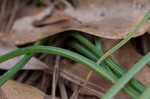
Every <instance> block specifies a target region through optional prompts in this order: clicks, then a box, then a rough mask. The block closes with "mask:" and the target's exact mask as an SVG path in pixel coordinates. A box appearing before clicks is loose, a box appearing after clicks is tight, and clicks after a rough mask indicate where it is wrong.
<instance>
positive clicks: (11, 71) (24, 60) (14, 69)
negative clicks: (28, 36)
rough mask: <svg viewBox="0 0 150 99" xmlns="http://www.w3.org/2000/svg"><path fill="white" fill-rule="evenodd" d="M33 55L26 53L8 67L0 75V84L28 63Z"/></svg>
mask: <svg viewBox="0 0 150 99" xmlns="http://www.w3.org/2000/svg"><path fill="white" fill-rule="evenodd" d="M42 43H43V41H38V42H36V43H35V44H34V45H33V46H37V45H40V44H42ZM33 56H34V54H26V55H24V57H23V58H22V59H21V60H20V61H19V62H18V63H17V64H16V65H15V66H13V67H12V68H11V69H9V70H8V71H7V72H6V73H4V74H3V75H2V76H0V85H3V84H4V83H5V82H6V81H7V80H9V79H10V78H11V77H13V76H14V75H15V74H16V73H17V72H18V71H19V70H20V69H21V68H23V67H24V66H25V64H27V63H28V61H29V60H30V59H31V58H32V57H33Z"/></svg>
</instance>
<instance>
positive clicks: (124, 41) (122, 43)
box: [98, 10, 150, 63]
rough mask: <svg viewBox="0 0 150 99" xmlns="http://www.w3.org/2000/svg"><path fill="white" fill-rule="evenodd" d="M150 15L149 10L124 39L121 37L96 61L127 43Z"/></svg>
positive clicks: (99, 61) (101, 59)
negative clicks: (120, 39)
mask: <svg viewBox="0 0 150 99" xmlns="http://www.w3.org/2000/svg"><path fill="white" fill-rule="evenodd" d="M149 16H150V10H149V11H148V12H147V13H146V14H145V16H144V18H143V19H142V20H141V21H140V23H139V24H138V25H137V26H136V27H135V28H134V29H133V31H132V32H130V33H129V35H128V36H127V37H125V39H123V40H122V41H121V42H119V43H118V44H117V45H116V46H114V47H113V48H111V49H110V50H109V51H107V52H106V53H105V54H104V55H103V56H102V57H101V58H100V59H99V60H98V63H101V62H102V61H103V60H104V59H106V58H107V57H108V56H109V55H111V54H112V53H113V52H115V51H116V50H118V49H119V48H120V47H122V46H123V45H124V44H125V43H127V42H128V41H129V40H130V39H131V38H132V37H133V36H134V34H135V33H136V32H138V31H139V30H140V28H141V27H142V25H143V24H144V23H145V22H146V21H147V19H148V18H149Z"/></svg>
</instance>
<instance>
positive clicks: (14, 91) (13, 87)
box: [0, 80, 45, 99]
mask: <svg viewBox="0 0 150 99" xmlns="http://www.w3.org/2000/svg"><path fill="white" fill-rule="evenodd" d="M1 89H2V90H3V92H4V93H5V95H6V97H7V99H44V96H45V93H44V92H42V91H40V90H39V89H37V88H34V87H32V86H29V85H25V84H22V83H18V82H15V81H13V80H8V81H7V82H6V83H5V84H4V85H3V86H2V88H1ZM0 98H1V99H2V97H1V96H0Z"/></svg>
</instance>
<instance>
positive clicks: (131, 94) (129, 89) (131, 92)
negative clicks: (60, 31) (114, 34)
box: [70, 42, 139, 98]
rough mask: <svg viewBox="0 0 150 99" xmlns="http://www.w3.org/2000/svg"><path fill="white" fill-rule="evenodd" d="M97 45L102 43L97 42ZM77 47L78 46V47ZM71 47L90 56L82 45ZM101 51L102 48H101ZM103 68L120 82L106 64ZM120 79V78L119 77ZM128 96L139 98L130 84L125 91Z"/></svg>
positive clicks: (72, 45) (74, 44) (73, 44)
mask: <svg viewBox="0 0 150 99" xmlns="http://www.w3.org/2000/svg"><path fill="white" fill-rule="evenodd" d="M97 43H100V42H97ZM76 45H77V46H76ZM70 46H71V47H72V48H74V49H75V50H77V51H79V52H80V53H82V54H84V55H85V56H88V57H89V56H90V55H89V53H86V52H90V51H89V50H88V49H86V48H84V47H83V46H81V44H79V43H77V42H73V43H71V44H70ZM97 46H99V45H97ZM81 48H83V49H84V50H80V49H81ZM99 50H101V49H100V47H99ZM90 54H93V53H92V52H90ZM90 59H92V57H90ZM98 59H99V58H98V57H96V61H97V60H98ZM101 65H102V67H104V68H105V69H106V70H107V71H108V72H109V73H110V74H111V75H112V76H113V77H114V78H115V79H116V81H117V80H118V78H117V76H116V75H115V74H114V73H113V72H112V70H111V69H110V68H109V67H108V66H107V65H106V64H104V63H101ZM119 78H120V77H119ZM123 90H124V91H125V92H126V93H127V94H128V95H130V96H131V97H132V98H137V97H138V96H139V93H138V92H136V90H135V89H134V88H132V87H131V86H130V84H128V85H127V86H126V87H125V88H124V89H123Z"/></svg>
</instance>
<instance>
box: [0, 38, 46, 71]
mask: <svg viewBox="0 0 150 99" xmlns="http://www.w3.org/2000/svg"><path fill="white" fill-rule="evenodd" d="M15 49H16V47H15V46H14V45H12V44H10V43H8V42H3V41H0V55H4V54H6V53H8V52H11V51H13V50H15ZM22 57H23V56H19V57H15V58H13V59H10V60H8V61H6V62H3V63H0V69H10V68H11V67H13V66H14V65H15V64H16V63H17V62H19V61H20V60H21V59H22ZM45 67H47V65H46V64H44V63H43V62H41V61H40V60H37V59H36V58H34V57H33V58H32V59H31V60H30V61H29V62H28V63H27V64H26V65H25V66H24V67H23V69H28V70H42V69H44V68H45Z"/></svg>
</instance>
